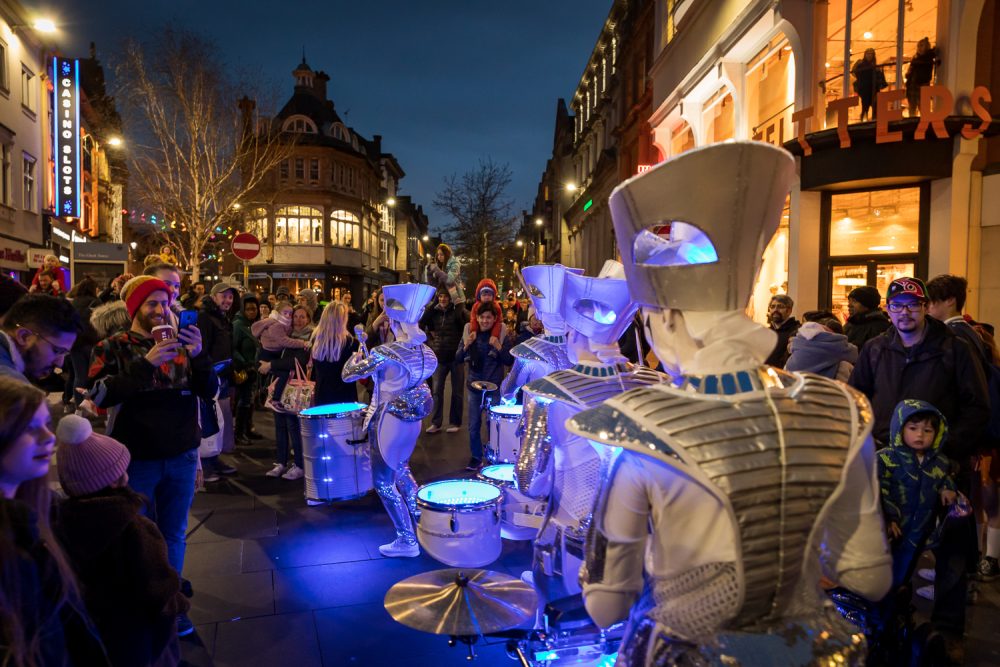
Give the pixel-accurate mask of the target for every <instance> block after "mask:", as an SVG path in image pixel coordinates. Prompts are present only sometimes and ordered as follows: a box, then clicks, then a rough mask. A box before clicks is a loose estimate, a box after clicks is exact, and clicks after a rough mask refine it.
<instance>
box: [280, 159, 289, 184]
mask: <svg viewBox="0 0 1000 667" xmlns="http://www.w3.org/2000/svg"><path fill="white" fill-rule="evenodd" d="M278 178H280V179H281V180H283V181H287V180H288V160H282V161H281V164H279V165H278Z"/></svg>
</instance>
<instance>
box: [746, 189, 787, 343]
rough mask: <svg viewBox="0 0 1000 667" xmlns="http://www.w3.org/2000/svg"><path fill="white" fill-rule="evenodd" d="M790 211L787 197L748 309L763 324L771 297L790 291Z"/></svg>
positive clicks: (750, 314) (752, 316)
mask: <svg viewBox="0 0 1000 667" xmlns="http://www.w3.org/2000/svg"><path fill="white" fill-rule="evenodd" d="M788 211H789V199H788V198H787V197H786V198H785V208H784V210H783V211H782V212H781V223H780V224H779V225H778V231H777V232H775V234H774V236H773V237H771V240H770V242H769V243H768V244H767V248H766V249H765V250H764V261H763V262H762V263H761V267H760V273H758V274H757V282H756V284H754V289H753V296H751V298H750V307H749V308H748V309H747V315H749V316H750V317H751V318H753V319H754V320H756V321H757V322H760V323H761V324H767V306H768V304H769V303H770V302H771V297H772V296H774V295H775V294H786V293H788V219H789V212H788Z"/></svg>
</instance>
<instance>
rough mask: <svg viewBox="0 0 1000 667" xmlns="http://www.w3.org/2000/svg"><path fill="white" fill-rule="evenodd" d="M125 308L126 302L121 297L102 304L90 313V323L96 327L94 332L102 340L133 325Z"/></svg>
mask: <svg viewBox="0 0 1000 667" xmlns="http://www.w3.org/2000/svg"><path fill="white" fill-rule="evenodd" d="M131 319H132V318H130V317H129V316H128V310H127V309H126V308H125V302H124V301H122V300H121V299H118V300H116V301H109V302H108V303H104V304H101V305H100V306H98V307H97V308H95V309H94V312H93V313H91V314H90V325H91V326H92V327H94V333H95V334H97V337H98V338H99V339H101V340H103V339H105V338H107V337H108V336H111V335H113V334H116V333H118V332H120V331H124V330H126V329H128V328H129V327H131V326H132V322H131Z"/></svg>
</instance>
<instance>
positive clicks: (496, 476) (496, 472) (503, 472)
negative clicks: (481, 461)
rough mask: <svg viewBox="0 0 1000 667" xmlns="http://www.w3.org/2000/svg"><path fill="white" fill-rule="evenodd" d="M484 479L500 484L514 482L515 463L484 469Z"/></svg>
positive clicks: (500, 464)
mask: <svg viewBox="0 0 1000 667" xmlns="http://www.w3.org/2000/svg"><path fill="white" fill-rule="evenodd" d="M483 477H486V478H487V479H493V480H496V481H498V482H513V481H514V464H513V463H498V464H496V465H492V466H486V467H485V468H483Z"/></svg>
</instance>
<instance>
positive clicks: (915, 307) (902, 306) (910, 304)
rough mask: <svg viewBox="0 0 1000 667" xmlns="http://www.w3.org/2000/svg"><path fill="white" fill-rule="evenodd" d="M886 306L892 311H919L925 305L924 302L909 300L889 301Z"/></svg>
mask: <svg viewBox="0 0 1000 667" xmlns="http://www.w3.org/2000/svg"><path fill="white" fill-rule="evenodd" d="M885 307H886V309H887V310H888V311H889V312H890V313H901V312H903V311H904V310H905V311H907V312H910V313H919V312H920V310H921V309H922V308H923V307H924V302H923V301H907V302H906V303H887V304H886V306H885Z"/></svg>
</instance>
